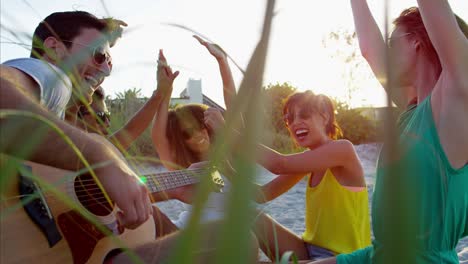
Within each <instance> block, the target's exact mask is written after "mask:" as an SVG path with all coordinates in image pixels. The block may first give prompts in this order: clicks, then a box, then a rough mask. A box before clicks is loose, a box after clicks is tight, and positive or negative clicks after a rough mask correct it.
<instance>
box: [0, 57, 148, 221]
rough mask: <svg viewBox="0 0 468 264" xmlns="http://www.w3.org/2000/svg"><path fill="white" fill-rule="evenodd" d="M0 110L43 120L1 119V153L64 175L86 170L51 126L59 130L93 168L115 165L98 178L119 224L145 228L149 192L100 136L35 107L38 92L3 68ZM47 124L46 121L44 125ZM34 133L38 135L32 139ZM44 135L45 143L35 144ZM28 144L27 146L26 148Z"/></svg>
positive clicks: (30, 82) (98, 171) (34, 85)
mask: <svg viewBox="0 0 468 264" xmlns="http://www.w3.org/2000/svg"><path fill="white" fill-rule="evenodd" d="M0 67H1V70H0V87H1V94H2V96H0V110H1V111H2V112H3V113H5V112H4V111H8V110H17V111H24V112H25V113H29V114H34V115H36V116H38V117H40V118H42V119H43V120H38V119H37V118H33V117H31V116H15V115H12V116H2V117H1V118H0V127H1V131H2V139H1V141H0V149H1V153H5V154H9V155H12V156H15V157H18V158H20V159H28V160H31V161H33V162H37V163H40V164H44V165H49V166H53V167H57V168H61V169H66V170H76V169H80V168H83V167H84V166H85V164H84V163H83V162H82V161H81V160H80V159H79V157H78V155H77V153H76V152H75V151H74V150H73V149H72V148H71V147H70V145H69V143H67V142H65V140H63V138H61V136H59V135H58V134H57V132H55V131H54V130H52V129H51V127H50V126H48V125H46V124H45V123H46V122H47V121H48V122H49V123H51V124H53V125H55V126H56V127H58V128H59V129H60V130H61V131H62V132H63V133H64V134H65V135H66V136H68V138H70V140H71V141H72V142H73V143H74V144H75V145H76V147H77V148H78V150H79V151H81V153H82V155H83V156H84V157H85V158H86V160H87V161H88V162H89V164H91V165H93V164H99V163H103V162H109V161H110V162H111V163H110V164H109V165H107V166H104V167H102V168H99V169H96V170H95V172H96V175H97V176H98V178H99V180H100V181H101V183H102V185H103V186H104V189H105V190H106V191H107V192H108V194H109V196H110V198H111V199H112V200H113V201H114V202H115V203H116V204H117V205H118V207H119V208H120V209H121V210H122V211H123V213H122V214H120V215H119V216H120V218H121V219H120V220H121V223H122V224H123V226H125V227H129V228H135V227H137V226H138V225H140V224H141V223H143V222H144V221H145V220H146V219H147V218H148V217H149V213H150V212H151V204H150V202H149V198H148V193H147V191H146V189H145V188H144V187H143V186H142V185H139V184H138V180H137V177H136V175H135V174H134V173H133V172H132V171H131V170H130V169H129V168H128V166H127V165H126V164H125V163H124V162H123V160H122V159H121V157H120V155H119V153H118V151H116V150H115V149H114V147H113V146H112V144H109V143H107V142H106V140H103V138H102V137H100V136H98V135H94V136H92V135H88V133H85V132H83V131H81V130H80V129H78V128H75V127H73V126H71V125H69V124H67V123H66V122H64V121H62V120H59V119H58V118H57V117H56V116H54V115H52V114H51V113H49V112H48V111H47V110H46V109H45V108H44V107H42V106H41V105H39V104H38V103H37V99H38V97H34V96H31V95H32V94H37V93H36V92H37V91H38V89H39V88H38V86H37V83H35V82H34V81H33V80H32V79H31V78H30V77H28V76H26V75H25V74H24V73H22V72H20V71H18V70H16V69H13V68H10V67H6V66H0ZM46 120H47V121H46ZM31 131H35V133H31ZM40 132H43V133H44V134H43V137H41V138H37V135H40ZM35 136H36V138H35V143H36V145H35V146H30V147H33V149H32V151H31V153H30V154H29V155H26V154H25V153H22V152H24V146H25V144H31V145H32V143H31V142H30V141H28V139H31V138H34V137H35ZM25 142H27V143H25Z"/></svg>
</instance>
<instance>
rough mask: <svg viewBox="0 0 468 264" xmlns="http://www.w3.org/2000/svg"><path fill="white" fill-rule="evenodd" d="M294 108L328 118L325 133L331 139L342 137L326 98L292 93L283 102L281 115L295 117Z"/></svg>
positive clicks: (330, 103) (308, 93)
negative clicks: (297, 107) (304, 109)
mask: <svg viewBox="0 0 468 264" xmlns="http://www.w3.org/2000/svg"><path fill="white" fill-rule="evenodd" d="M296 106H299V107H301V108H306V111H310V112H315V113H318V114H321V115H326V116H328V123H327V124H326V126H325V132H326V133H327V136H328V137H330V138H331V139H338V138H340V137H342V136H343V134H342V132H341V128H340V126H339V125H338V123H337V122H336V118H335V107H334V104H333V102H332V100H331V99H330V98H329V97H328V96H326V95H323V94H319V95H316V94H314V93H313V92H312V91H305V92H296V93H293V94H292V95H290V96H288V98H286V100H285V101H284V106H283V115H284V116H286V115H295V113H294V109H295V107H296Z"/></svg>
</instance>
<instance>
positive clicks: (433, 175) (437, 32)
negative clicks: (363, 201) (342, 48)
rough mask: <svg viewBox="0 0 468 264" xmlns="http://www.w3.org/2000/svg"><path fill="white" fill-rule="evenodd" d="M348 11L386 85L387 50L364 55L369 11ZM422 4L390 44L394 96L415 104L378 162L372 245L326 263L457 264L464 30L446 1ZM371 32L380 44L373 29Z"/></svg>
mask: <svg viewBox="0 0 468 264" xmlns="http://www.w3.org/2000/svg"><path fill="white" fill-rule="evenodd" d="M351 3H352V6H353V12H354V19H355V22H356V29H357V31H358V37H359V38H360V45H361V50H362V51H363V54H365V55H364V56H365V57H366V59H367V60H368V61H369V64H370V65H371V67H372V68H373V70H374V73H376V76H377V77H381V76H384V77H385V75H379V74H377V72H376V69H380V71H381V72H380V73H382V74H384V73H385V68H384V67H383V65H384V63H383V62H385V59H384V57H383V56H384V55H385V47H383V48H382V46H381V49H380V50H377V49H375V48H371V47H370V46H367V47H368V49H364V50H363V44H364V43H365V41H364V39H367V38H369V37H366V35H365V34H367V33H366V30H363V25H364V24H365V22H364V21H371V22H372V21H373V20H372V17H371V15H370V12H369V9H368V7H367V4H366V2H365V1H364V0H352V1H351ZM418 4H419V8H409V9H406V10H404V11H403V12H402V13H401V14H400V16H399V17H398V18H397V19H396V20H395V23H394V24H395V30H394V31H393V32H392V35H391V37H390V40H389V42H388V44H389V47H388V52H390V53H391V54H390V55H391V56H389V57H390V58H391V61H390V63H389V65H390V67H391V70H392V72H393V74H392V75H391V76H388V78H390V79H391V80H392V81H393V83H395V84H396V85H395V86H396V87H397V88H399V87H411V89H412V90H413V92H412V93H413V96H415V98H416V103H415V104H413V105H411V107H409V108H408V109H407V110H406V111H405V112H404V113H403V114H402V115H401V116H400V118H399V120H398V124H397V125H398V129H399V137H398V139H397V149H396V150H395V151H394V152H393V154H392V156H388V155H390V153H391V152H389V153H387V152H386V149H387V148H390V147H394V146H388V145H384V149H383V151H382V153H384V155H381V156H380V157H379V164H378V168H377V177H376V183H375V190H374V195H373V201H372V226H373V231H374V236H375V240H374V241H373V245H372V246H370V247H367V248H365V249H362V250H358V251H356V252H353V253H351V254H347V255H346V254H343V255H339V256H338V257H337V258H336V260H335V259H331V260H326V261H324V262H323V263H335V261H336V262H337V263H458V257H457V252H456V251H455V248H456V246H457V243H458V241H459V240H460V239H461V238H463V237H465V236H466V235H468V222H467V221H468V217H467V212H468V192H467V190H468V166H467V164H468V140H467V135H468V122H467V119H466V116H467V115H468V107H467V106H468V75H467V72H468V39H467V37H466V23H464V22H463V20H461V19H460V18H457V17H456V16H455V15H454V14H453V12H452V10H451V8H450V5H449V4H448V2H447V1H446V0H440V1H425V0H418ZM369 25H374V26H373V27H374V30H373V31H368V32H369V34H372V35H374V37H376V36H377V35H376V32H377V31H376V30H375V23H373V24H372V23H370V24H369ZM359 32H361V33H359ZM380 43H382V42H380ZM367 44H368V45H371V43H367ZM374 44H375V42H374ZM377 44H378V43H377ZM366 54H367V55H366ZM376 65H380V66H379V67H376ZM384 80H386V78H384ZM384 83H385V84H387V81H385V82H384ZM388 88H389V87H387V89H388ZM407 99H409V98H408V97H407ZM320 263H322V262H320Z"/></svg>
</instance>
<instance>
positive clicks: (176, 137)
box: [166, 104, 213, 168]
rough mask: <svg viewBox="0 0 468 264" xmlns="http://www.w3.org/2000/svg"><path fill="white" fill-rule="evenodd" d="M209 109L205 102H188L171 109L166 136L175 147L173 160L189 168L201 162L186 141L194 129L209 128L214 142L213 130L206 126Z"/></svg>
mask: <svg viewBox="0 0 468 264" xmlns="http://www.w3.org/2000/svg"><path fill="white" fill-rule="evenodd" d="M206 109H208V106H207V105H203V104H186V105H179V106H176V107H175V108H174V109H170V110H169V112H168V116H167V127H166V137H167V139H168V140H169V144H170V146H171V147H172V148H173V151H172V155H173V160H174V161H175V162H176V163H177V165H178V166H181V167H183V168H187V167H189V166H190V164H192V163H195V162H200V161H201V160H200V157H199V156H198V155H197V154H196V153H194V152H193V151H192V150H190V148H189V147H188V146H187V144H186V143H185V141H186V140H187V139H188V138H189V137H190V136H191V134H192V133H193V131H194V130H200V129H204V128H205V129H207V130H208V134H209V136H210V142H212V138H213V136H212V132H211V131H210V129H208V128H207V127H206V126H205V122H204V112H205V110H206Z"/></svg>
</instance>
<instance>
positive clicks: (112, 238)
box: [0, 157, 156, 264]
mask: <svg viewBox="0 0 468 264" xmlns="http://www.w3.org/2000/svg"><path fill="white" fill-rule="evenodd" d="M2 159H3V157H2ZM0 164H2V163H0ZM27 164H28V165H29V166H30V167H31V168H32V174H33V175H36V176H37V175H40V178H39V179H40V181H34V182H35V183H36V185H35V187H37V188H38V190H40V193H41V194H40V195H37V191H35V192H34V195H29V196H32V197H29V198H28V195H25V194H24V193H23V194H22V193H21V191H20V190H21V188H23V189H26V190H29V189H28V188H29V187H24V186H23V185H24V183H23V181H22V177H20V176H19V175H17V174H16V173H15V174H12V175H5V174H4V172H5V170H4V169H3V166H2V175H1V179H0V180H1V183H2V185H1V186H0V188H1V193H0V195H1V197H0V198H1V201H0V202H1V203H0V262H1V263H78V264H81V263H103V261H104V259H105V258H106V256H107V255H108V254H109V253H110V252H112V251H113V250H116V249H122V248H130V249H131V248H135V247H138V246H140V245H143V244H145V243H148V242H151V241H154V240H155V237H156V230H155V224H154V220H153V218H152V217H150V218H149V220H148V221H147V222H145V223H144V224H143V225H141V226H140V227H139V228H137V229H135V230H129V229H121V228H120V227H119V226H118V223H117V220H116V217H115V213H116V210H113V209H110V208H112V205H110V204H109V203H107V202H106V201H105V199H102V197H97V195H94V194H93V193H92V191H93V189H90V191H88V190H85V188H84V187H80V185H82V186H85V185H86V184H83V183H88V182H89V179H85V180H82V181H81V183H80V181H77V178H78V177H75V175H74V174H76V173H74V172H69V171H64V170H59V169H55V168H51V167H48V166H43V165H39V164H35V163H30V162H27ZM2 165H3V164H2ZM23 178H24V177H23ZM77 182H78V183H77ZM50 187H53V188H50ZM51 189H52V190H51ZM83 191H85V192H83ZM83 193H84V194H85V195H83ZM77 194H78V195H77ZM86 197H88V198H86ZM64 198H65V199H64ZM39 200H40V202H42V203H40V202H38V201H39ZM96 204H98V205H99V206H98V207H96ZM44 205H45V206H44ZM28 206H29V208H32V209H31V210H32V212H33V214H36V220H37V221H35V220H33V219H34V217H31V215H30V213H28V212H27V210H26V207H28ZM92 207H94V208H92ZM99 207H100V209H99ZM90 208H91V209H92V210H91V211H90ZM103 208H105V209H103ZM106 210H107V211H106ZM83 211H86V212H87V213H88V215H91V216H92V218H93V219H95V221H97V222H99V223H101V224H102V225H99V226H100V228H98V225H95V224H94V223H93V222H90V221H88V220H86V218H84V217H83V215H82V214H81V213H80V212H83ZM94 211H96V212H99V213H98V214H94V213H93V212H94ZM103 212H105V214H103ZM38 215H39V216H38ZM45 220H46V224H45V225H44V226H45V229H46V230H47V232H48V234H49V237H48V236H47V235H46V234H45V232H44V230H41V227H40V225H38V223H37V222H43V221H45ZM51 221H52V222H51ZM103 228H104V230H106V231H107V232H103V231H102V229H103ZM54 230H55V231H54ZM47 232H46V233H47Z"/></svg>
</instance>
